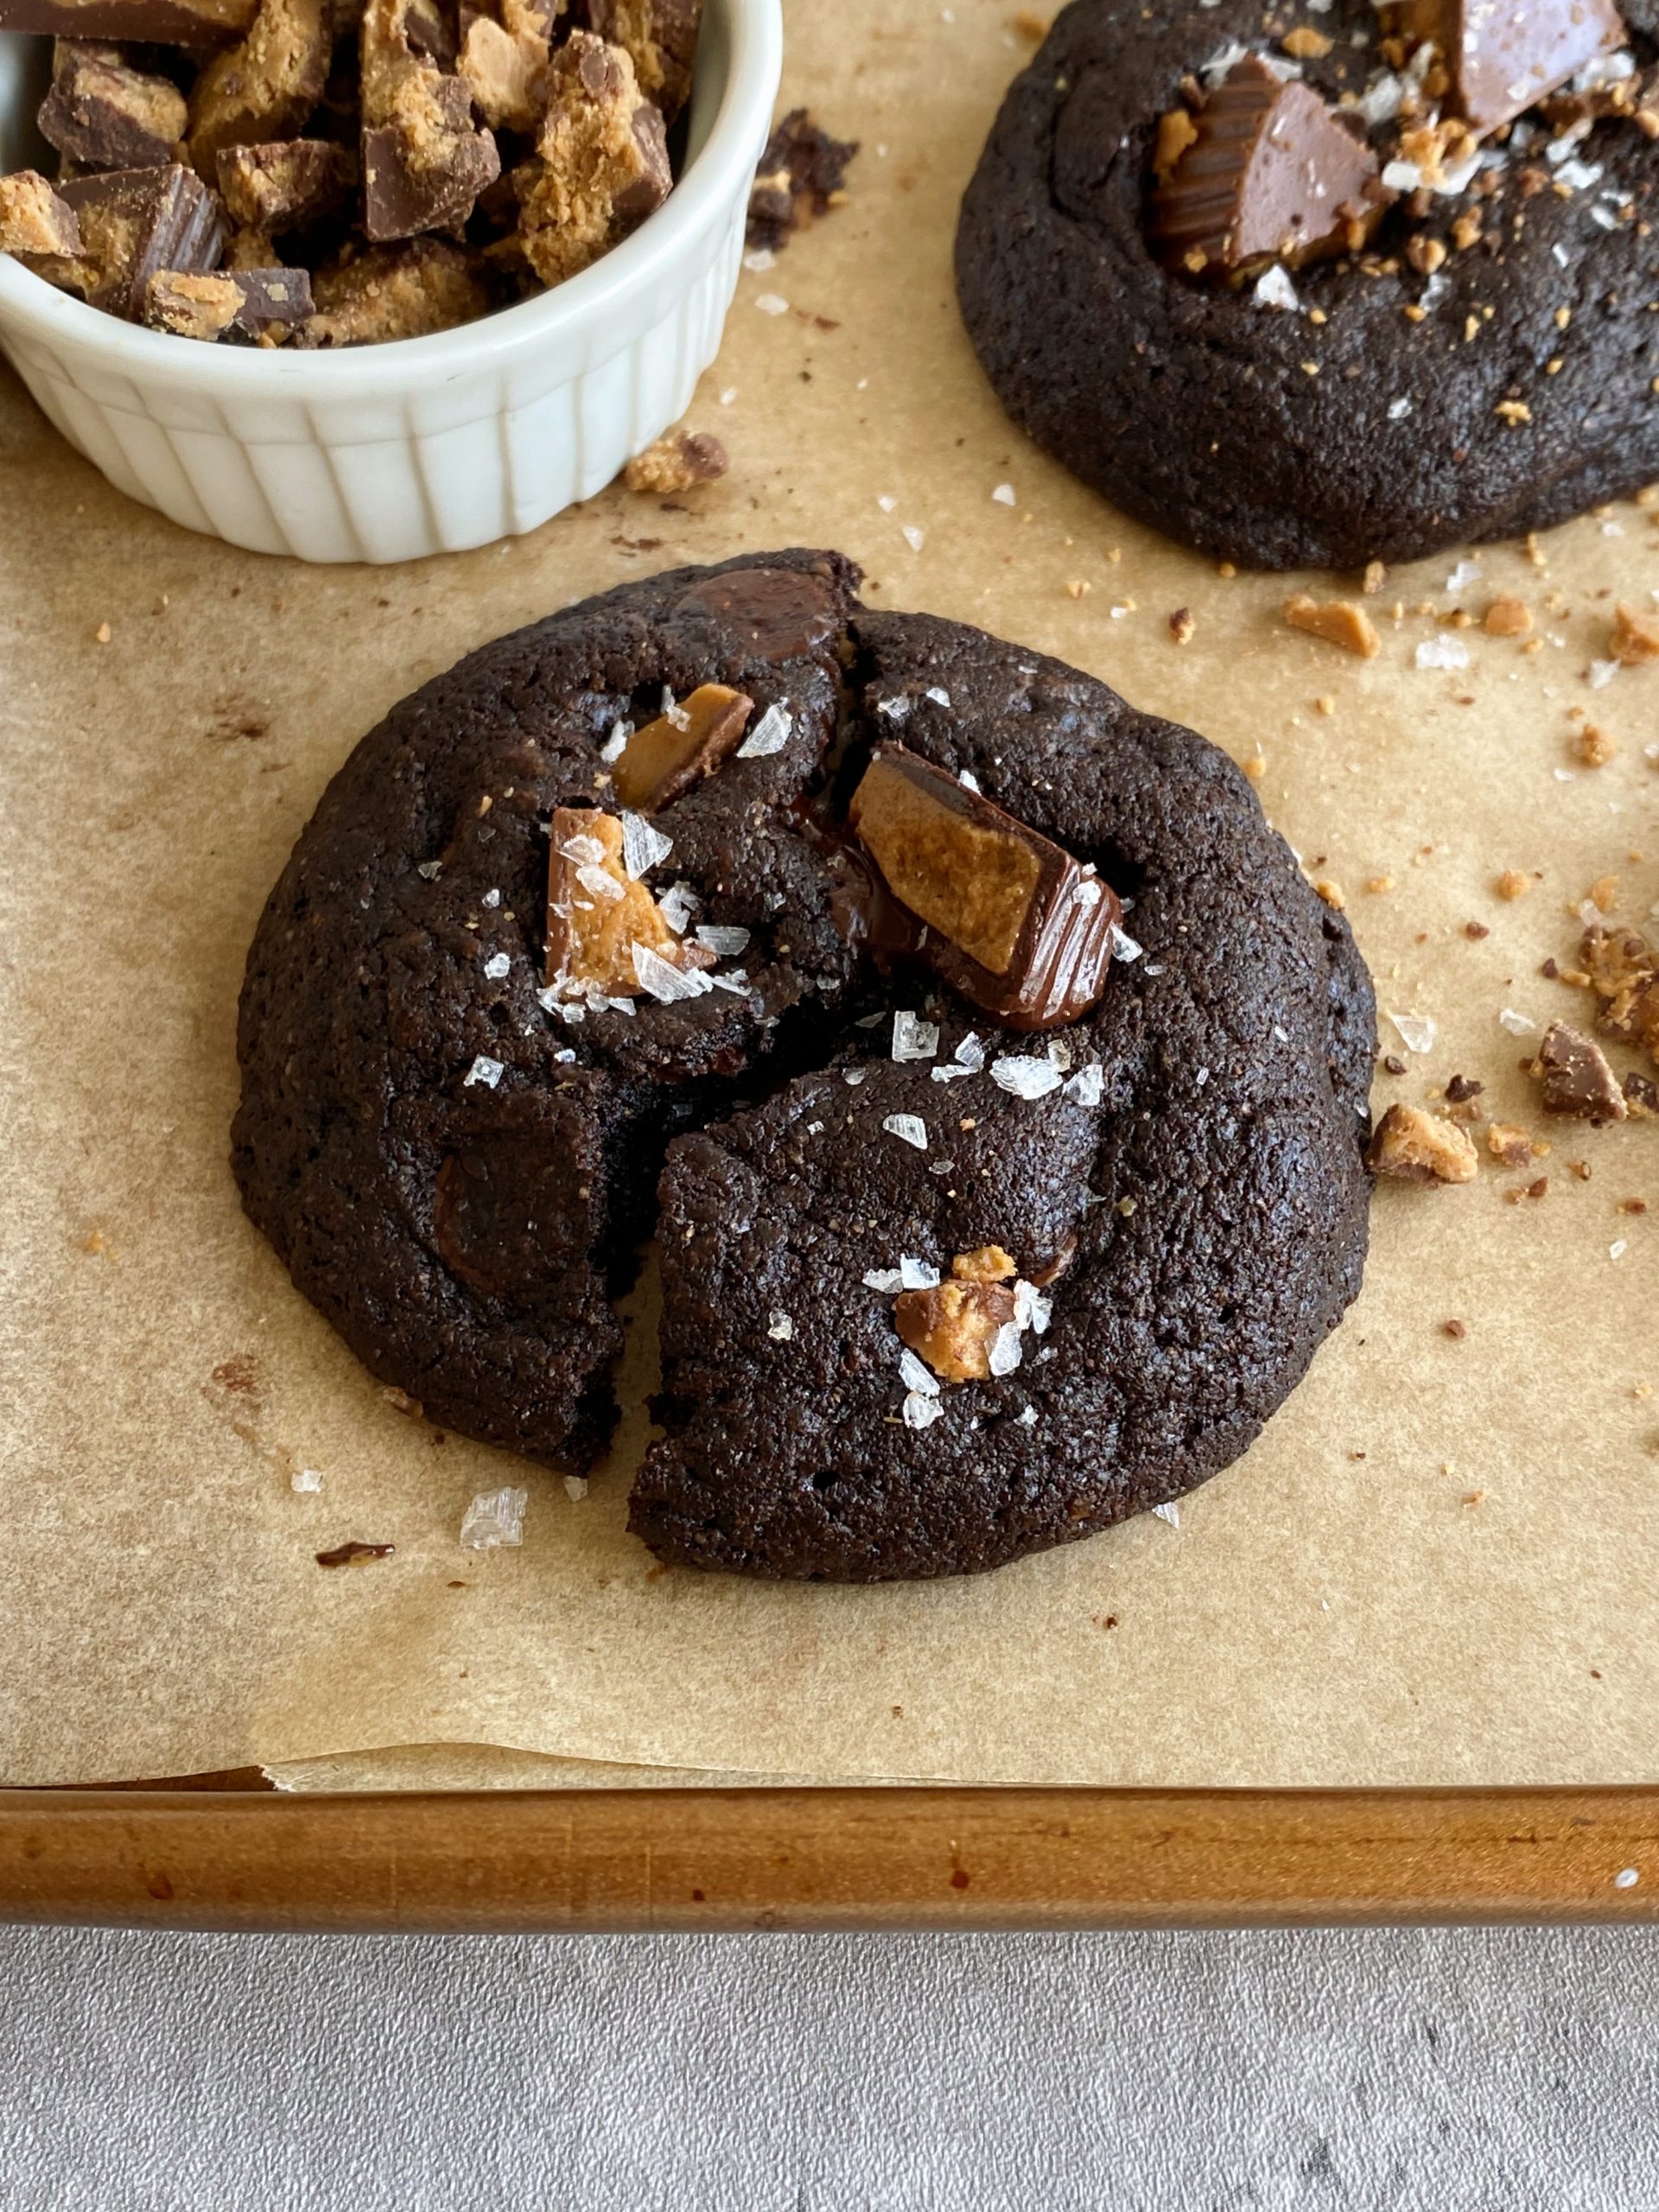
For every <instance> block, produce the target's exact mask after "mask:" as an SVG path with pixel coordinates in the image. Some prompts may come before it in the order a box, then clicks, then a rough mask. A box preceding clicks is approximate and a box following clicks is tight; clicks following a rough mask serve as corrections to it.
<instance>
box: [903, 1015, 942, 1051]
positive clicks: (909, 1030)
mask: <svg viewBox="0 0 1659 2212" xmlns="http://www.w3.org/2000/svg"><path fill="white" fill-rule="evenodd" d="M938 1049H939V1025H938V1022H937V1021H924V1020H921V1018H920V1017H919V1016H918V1015H917V1014H909V1013H903V1012H900V1013H897V1014H894V1015H893V1058H894V1059H895V1060H931V1058H933V1056H934V1054H935V1053H936V1052H938Z"/></svg>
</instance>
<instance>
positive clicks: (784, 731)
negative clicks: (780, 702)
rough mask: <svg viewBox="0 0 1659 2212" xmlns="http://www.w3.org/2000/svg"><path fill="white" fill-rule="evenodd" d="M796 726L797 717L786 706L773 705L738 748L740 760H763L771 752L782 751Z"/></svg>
mask: <svg viewBox="0 0 1659 2212" xmlns="http://www.w3.org/2000/svg"><path fill="white" fill-rule="evenodd" d="M794 727H795V718H794V716H793V715H791V713H790V712H789V711H788V709H786V708H784V707H779V706H772V707H768V708H767V709H766V713H765V714H764V715H761V717H760V721H758V722H756V724H755V726H754V728H753V729H752V730H751V731H750V732H749V734H748V735H747V737H746V738H745V739H744V741H743V742H742V744H741V745H740V746H739V747H738V748H737V758H738V759H739V760H765V759H766V757H767V756H768V755H769V754H771V753H781V752H782V751H783V749H784V747H785V746H786V745H787V744H788V743H789V733H790V732H791V729H793V728H794Z"/></svg>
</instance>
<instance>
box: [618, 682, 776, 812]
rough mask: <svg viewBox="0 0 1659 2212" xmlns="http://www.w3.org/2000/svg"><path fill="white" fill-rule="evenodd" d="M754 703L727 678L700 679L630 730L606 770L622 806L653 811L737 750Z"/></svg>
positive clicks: (677, 795) (687, 788)
mask: <svg viewBox="0 0 1659 2212" xmlns="http://www.w3.org/2000/svg"><path fill="white" fill-rule="evenodd" d="M753 711H754V702H753V699H751V698H749V697H748V696H747V695H746V694H745V693H744V692H741V691H734V690H732V688H731V687H730V685H729V684H726V683H700V684H699V685H698V686H697V688H696V690H695V691H693V692H692V693H691V694H690V696H689V697H687V698H685V699H683V700H682V701H681V702H680V703H679V704H678V705H677V707H675V708H674V709H673V710H672V711H671V713H667V714H662V715H658V717H657V719H656V721H651V722H647V723H646V724H645V727H644V728H643V729H637V730H635V732H634V734H633V735H632V737H631V738H630V739H629V740H628V741H627V743H626V746H625V747H623V750H622V753H621V754H620V758H619V759H618V760H617V764H616V766H615V767H614V768H613V770H612V772H611V783H612V789H613V791H615V793H616V797H617V801H618V803H619V804H620V805H622V806H629V807H632V808H634V809H635V810H636V811H638V812H639V813H641V814H654V813H655V812H656V810H657V809H658V807H661V806H667V805H668V804H670V803H671V801H672V800H674V799H677V798H678V797H679V796H680V794H681V792H682V791H690V788H691V786H692V785H693V784H695V783H697V782H699V781H700V780H701V779H702V778H703V777H704V776H707V775H709V774H710V773H712V772H713V771H714V770H715V769H716V768H717V767H718V766H720V764H721V761H722V760H725V759H726V757H727V755H728V753H733V752H734V751H735V750H736V748H737V747H738V744H739V743H740V741H741V738H742V735H743V732H744V730H745V728H747V725H748V720H749V716H750V715H752V714H753Z"/></svg>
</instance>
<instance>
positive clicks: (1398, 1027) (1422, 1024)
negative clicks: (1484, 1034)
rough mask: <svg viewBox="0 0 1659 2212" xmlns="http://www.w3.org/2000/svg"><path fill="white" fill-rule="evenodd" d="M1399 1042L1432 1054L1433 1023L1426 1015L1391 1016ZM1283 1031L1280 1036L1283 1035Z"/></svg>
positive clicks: (1410, 1049)
mask: <svg viewBox="0 0 1659 2212" xmlns="http://www.w3.org/2000/svg"><path fill="white" fill-rule="evenodd" d="M1389 1020H1390V1021H1391V1022H1392V1023H1393V1025H1394V1027H1395V1033H1397V1035H1398V1037H1399V1039H1400V1042H1401V1043H1402V1045H1403V1046H1405V1048H1406V1050H1407V1051H1408V1052H1433V1049H1434V1022H1433V1017H1432V1016H1431V1015H1429V1014H1390V1015H1389ZM1280 1034H1281V1036H1282V1035H1283V1031H1282V1030H1281V1032H1280Z"/></svg>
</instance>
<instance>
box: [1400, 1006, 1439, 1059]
mask: <svg viewBox="0 0 1659 2212" xmlns="http://www.w3.org/2000/svg"><path fill="white" fill-rule="evenodd" d="M1389 1020H1390V1021H1391V1022H1392V1023H1393V1025H1394V1027H1395V1031H1396V1032H1397V1033H1398V1035H1399V1039H1400V1042H1401V1043H1402V1045H1403V1046H1405V1048H1406V1050H1407V1051H1408V1052H1433V1049H1434V1023H1433V1020H1432V1018H1431V1017H1430V1016H1429V1015H1428V1014H1390V1015H1389Z"/></svg>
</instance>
